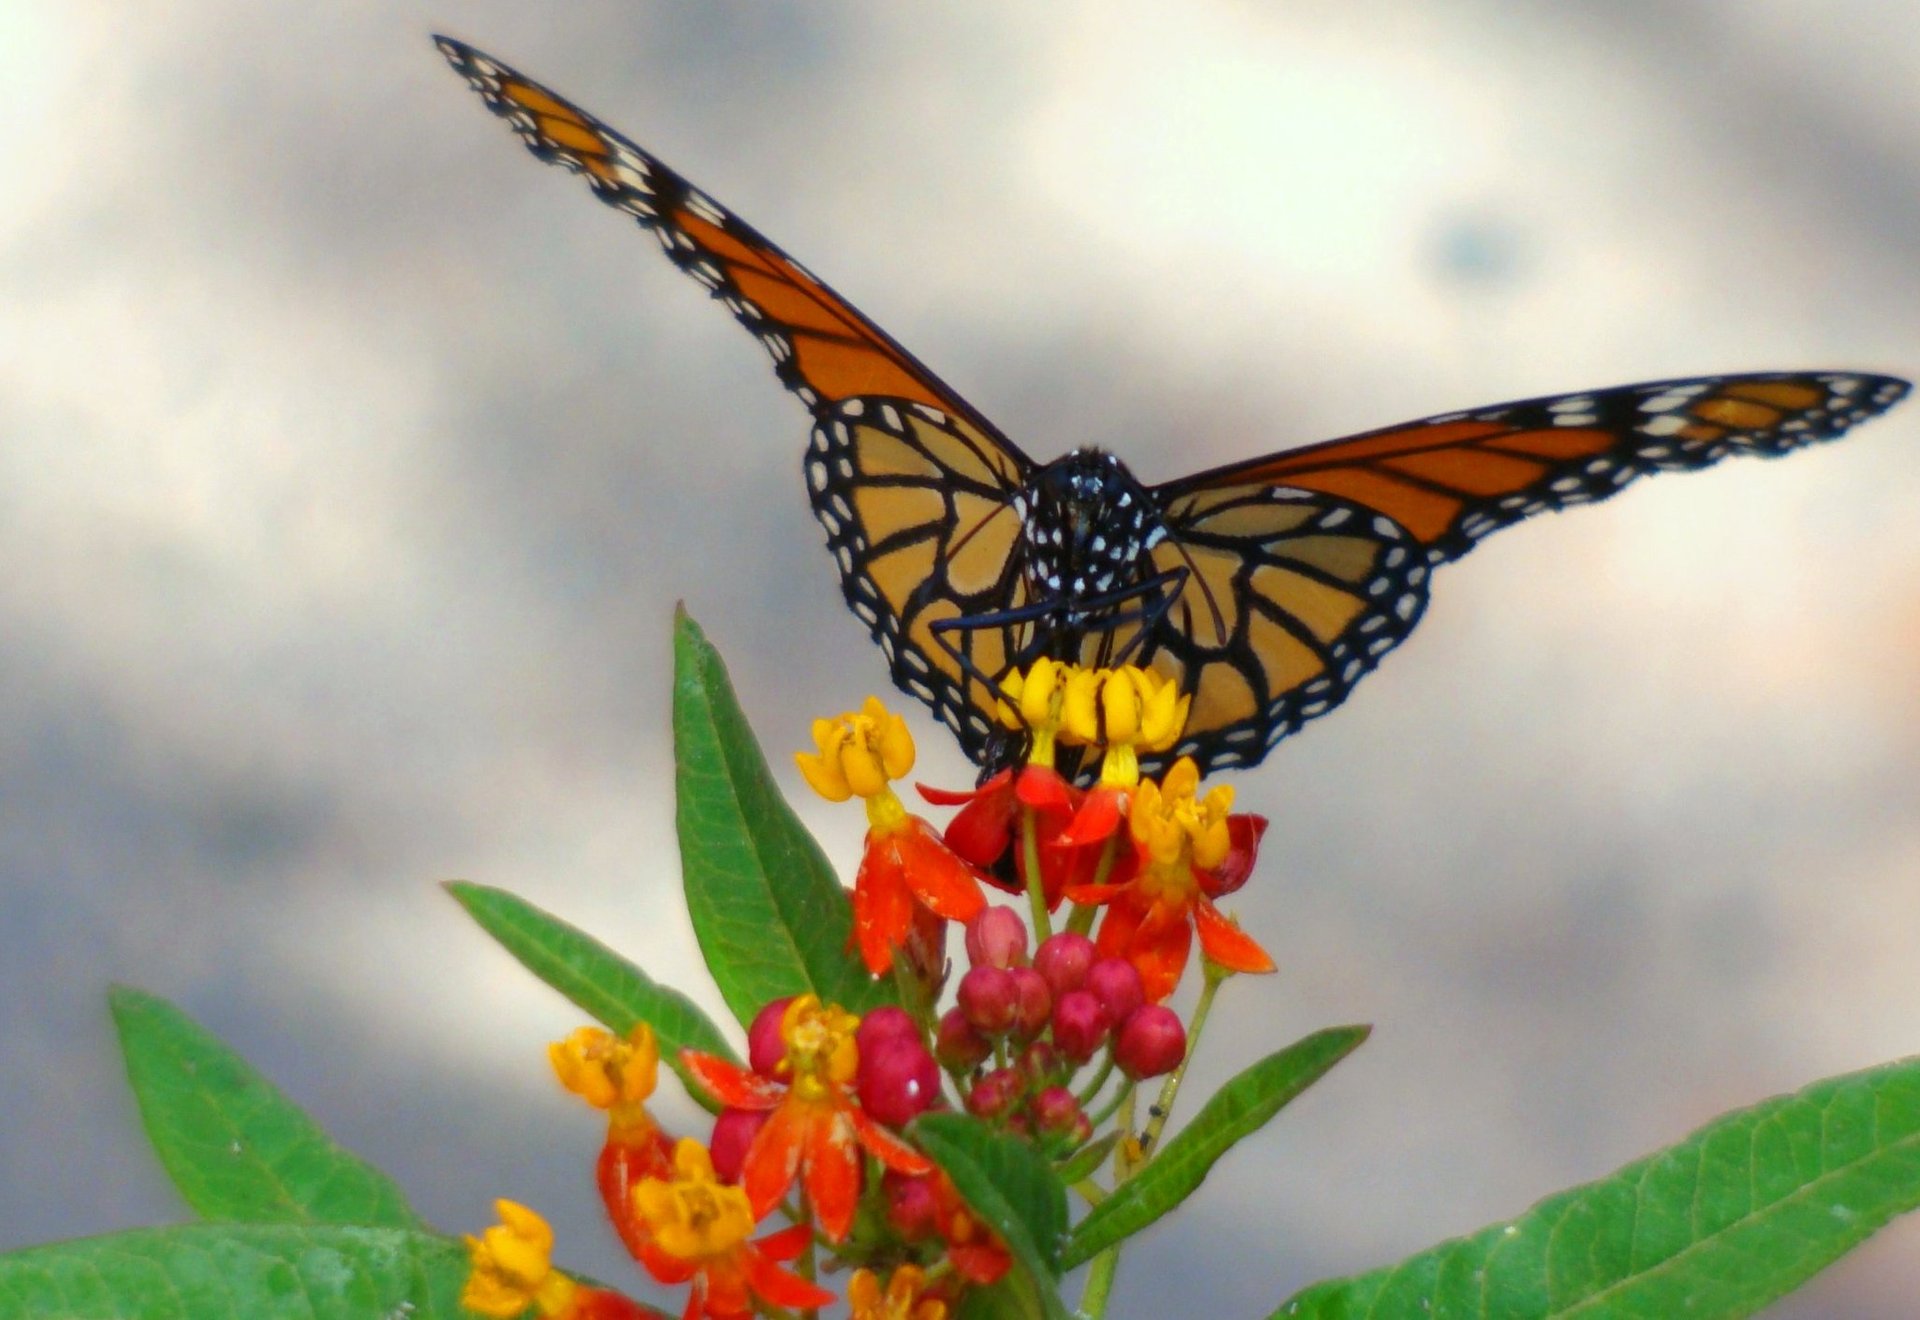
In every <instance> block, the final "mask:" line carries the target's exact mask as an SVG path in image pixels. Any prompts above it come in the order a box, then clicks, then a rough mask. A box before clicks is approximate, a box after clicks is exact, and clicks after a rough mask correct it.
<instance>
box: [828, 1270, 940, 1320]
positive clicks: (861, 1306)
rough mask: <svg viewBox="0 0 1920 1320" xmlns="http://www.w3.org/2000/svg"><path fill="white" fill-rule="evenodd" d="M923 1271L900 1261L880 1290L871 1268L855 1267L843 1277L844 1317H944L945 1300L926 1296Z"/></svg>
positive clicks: (900, 1319) (892, 1319)
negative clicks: (847, 1310) (847, 1308)
mask: <svg viewBox="0 0 1920 1320" xmlns="http://www.w3.org/2000/svg"><path fill="white" fill-rule="evenodd" d="M931 1292H932V1289H930V1288H928V1287H927V1272H926V1271H925V1270H923V1269H921V1268H920V1267H919V1266H918V1265H902V1266H900V1268H898V1269H896V1270H895V1271H894V1272H893V1274H892V1276H891V1277H890V1278H888V1280H887V1286H886V1289H885V1291H884V1292H883V1291H882V1290H881V1287H880V1278H879V1276H878V1275H876V1274H875V1273H874V1272H873V1271H872V1270H869V1269H858V1270H855V1271H854V1272H853V1277H852V1278H851V1279H849V1280H847V1304H848V1305H849V1306H850V1307H851V1308H852V1312H853V1313H852V1315H851V1316H849V1317H848V1320H947V1304H946V1303H945V1302H944V1301H941V1300H940V1299H939V1298H937V1297H933V1296H930V1295H929V1294H930V1293H931Z"/></svg>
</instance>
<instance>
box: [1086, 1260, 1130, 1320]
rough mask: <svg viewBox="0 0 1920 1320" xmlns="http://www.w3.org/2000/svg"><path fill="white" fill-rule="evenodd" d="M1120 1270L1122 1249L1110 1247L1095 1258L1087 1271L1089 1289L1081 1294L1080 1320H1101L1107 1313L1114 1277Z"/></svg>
mask: <svg viewBox="0 0 1920 1320" xmlns="http://www.w3.org/2000/svg"><path fill="white" fill-rule="evenodd" d="M1119 1268H1120V1248H1118V1247H1108V1248H1107V1249H1106V1250H1105V1251H1103V1252H1101V1253H1100V1254H1099V1255H1098V1256H1095V1257H1094V1258H1093V1265H1092V1266H1091V1267H1090V1268H1089V1269H1088V1270H1087V1288H1086V1291H1085V1292H1083V1293H1081V1294H1080V1309H1079V1315H1080V1320H1100V1317H1101V1316H1103V1315H1105V1314H1106V1313H1107V1297H1108V1295H1109V1294H1111V1293H1112V1292H1113V1276H1114V1273H1115V1272H1116V1271H1117V1270H1119Z"/></svg>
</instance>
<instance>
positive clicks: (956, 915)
mask: <svg viewBox="0 0 1920 1320" xmlns="http://www.w3.org/2000/svg"><path fill="white" fill-rule="evenodd" d="M894 837H895V839H896V841H897V846H898V847H899V850H900V861H901V864H902V866H903V867H904V870H905V875H906V882H907V886H908V888H910V889H912V890H913V896H914V897H915V898H917V899H919V900H920V901H921V902H922V903H925V904H926V905H927V906H928V907H929V908H931V909H933V911H934V912H936V913H938V914H939V915H940V916H943V917H945V918H946V919H947V920H948V921H971V920H973V919H974V917H976V916H978V915H979V914H980V910H981V909H982V908H984V907H986V905H987V899H986V896H985V895H984V894H982V893H981V892H980V880H979V877H978V876H976V875H975V874H974V872H973V868H972V867H970V866H968V865H967V864H966V863H965V862H964V861H962V860H961V859H960V858H959V857H958V856H957V855H956V854H955V853H954V851H953V850H952V849H951V848H949V847H947V845H946V844H944V843H942V842H941V841H940V836H939V835H937V834H935V833H934V832H933V827H932V826H930V825H928V824H927V823H926V822H925V821H924V820H921V819H920V818H919V817H917V816H910V817H908V819H907V823H906V826H905V827H904V828H902V829H901V830H900V831H899V832H898V833H897V834H895V836H894ZM902 934H903V935H904V934H905V931H904V930H903V931H902Z"/></svg>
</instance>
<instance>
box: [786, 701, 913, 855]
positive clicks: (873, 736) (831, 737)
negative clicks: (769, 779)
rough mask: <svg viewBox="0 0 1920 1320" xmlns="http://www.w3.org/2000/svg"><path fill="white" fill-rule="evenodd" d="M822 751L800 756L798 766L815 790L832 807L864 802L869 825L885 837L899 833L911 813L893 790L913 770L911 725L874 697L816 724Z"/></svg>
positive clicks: (815, 737)
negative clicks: (893, 782) (895, 782)
mask: <svg viewBox="0 0 1920 1320" xmlns="http://www.w3.org/2000/svg"><path fill="white" fill-rule="evenodd" d="M813 741H814V745H815V746H816V747H818V748H819V749H820V750H819V751H818V752H795V753H794V756H793V759H794V763H795V764H797V765H798V766H799V767H800V774H801V776H802V777H803V778H804V779H805V780H806V781H807V783H808V784H809V785H811V786H812V788H813V791H814V792H816V793H818V794H819V795H820V796H821V797H823V798H825V799H826V800H827V801H829V802H845V801H846V800H847V799H848V798H852V797H858V798H864V799H865V800H866V804H867V823H868V824H869V825H871V826H872V827H873V828H874V829H877V830H880V831H881V832H882V833H886V832H890V831H892V830H895V829H898V828H899V827H900V826H901V825H902V824H903V823H904V822H905V820H906V817H907V810H906V808H905V807H903V806H901V805H900V799H899V798H898V797H897V796H896V795H895V794H894V791H893V789H892V788H890V787H889V786H888V784H889V781H891V780H895V779H899V778H900V777H901V776H903V775H905V774H906V773H907V771H909V770H911V769H913V755H914V751H913V735H912V734H911V733H909V732H907V722H906V721H905V720H903V719H901V718H900V717H899V716H898V715H895V714H894V713H893V712H892V711H890V710H888V709H887V708H886V707H885V706H883V705H881V704H880V698H878V697H868V698H867V700H866V703H865V704H864V705H862V706H861V707H860V709H859V710H857V711H853V710H850V711H848V712H846V713H845V714H844V715H840V716H837V717H836V718H834V719H830V720H815V721H814V722H813Z"/></svg>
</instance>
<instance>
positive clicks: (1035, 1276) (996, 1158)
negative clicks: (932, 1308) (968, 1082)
mask: <svg viewBox="0 0 1920 1320" xmlns="http://www.w3.org/2000/svg"><path fill="white" fill-rule="evenodd" d="M908 1133H909V1135H910V1136H912V1138H913V1140H914V1142H915V1144H917V1145H918V1146H919V1147H920V1149H921V1150H923V1151H925V1152H926V1153H927V1154H928V1155H929V1156H931V1157H932V1159H933V1162H934V1163H936V1164H938V1165H939V1166H940V1167H941V1168H942V1169H944V1170H945V1171H946V1174H947V1176H948V1177H949V1178H951V1179H953V1185H954V1187H955V1188H957V1189H958V1190H959V1192H960V1195H961V1197H962V1198H963V1199H965V1201H966V1203H967V1204H968V1205H969V1206H971V1207H972V1208H973V1211H974V1213H975V1214H977V1215H979V1216H980V1218H981V1220H982V1221H984V1222H985V1224H986V1225H987V1227H988V1228H991V1229H992V1230H993V1231H994V1232H995V1233H996V1234H998V1235H999V1237H1000V1239H1001V1240H1002V1241H1003V1242H1005V1243H1006V1244H1007V1249H1008V1250H1009V1251H1011V1252H1012V1253H1013V1258H1014V1260H1015V1261H1016V1262H1018V1263H1019V1265H1020V1266H1021V1268H1022V1269H1024V1270H1025V1271H1026V1272H1027V1273H1028V1274H1029V1275H1030V1276H1031V1278H1032V1282H1033V1285H1034V1287H1033V1292H1034V1295H1035V1297H1034V1300H1035V1301H1036V1302H1037V1303H1038V1305H1039V1307H1040V1310H1039V1312H1038V1314H1040V1315H1042V1316H1046V1317H1048V1318H1049V1320H1066V1308H1065V1306H1064V1305H1063V1304H1062V1303H1061V1301H1060V1298H1059V1296H1058V1295H1057V1294H1056V1293H1055V1291H1054V1287H1053V1282H1054V1280H1055V1279H1056V1278H1058V1277H1059V1274H1060V1241H1061V1237H1062V1235H1063V1234H1064V1233H1065V1232H1066V1227H1067V1189H1066V1188H1065V1187H1064V1186H1062V1185H1061V1182H1060V1180H1059V1179H1058V1178H1057V1177H1055V1176H1054V1173H1053V1170H1052V1169H1051V1168H1049V1167H1048V1166H1047V1161H1046V1158H1045V1157H1044V1156H1042V1155H1041V1154H1040V1152H1038V1151H1036V1150H1035V1149H1034V1148H1033V1147H1032V1146H1030V1145H1028V1144H1027V1143H1026V1142H1025V1141H1022V1140H1021V1139H1020V1138H1018V1137H1015V1136H1012V1135H1010V1134H1008V1133H1005V1132H995V1131H994V1130H993V1129H992V1128H989V1127H988V1126H987V1125H986V1124H984V1123H982V1122H981V1121H980V1120H979V1119H977V1118H972V1117H969V1116H968V1115H966V1114H922V1115H921V1116H920V1117H919V1118H917V1119H915V1120H914V1121H913V1126H912V1127H911V1128H909V1129H908Z"/></svg>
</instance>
